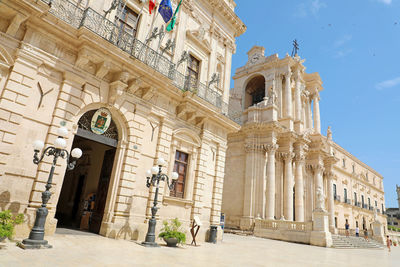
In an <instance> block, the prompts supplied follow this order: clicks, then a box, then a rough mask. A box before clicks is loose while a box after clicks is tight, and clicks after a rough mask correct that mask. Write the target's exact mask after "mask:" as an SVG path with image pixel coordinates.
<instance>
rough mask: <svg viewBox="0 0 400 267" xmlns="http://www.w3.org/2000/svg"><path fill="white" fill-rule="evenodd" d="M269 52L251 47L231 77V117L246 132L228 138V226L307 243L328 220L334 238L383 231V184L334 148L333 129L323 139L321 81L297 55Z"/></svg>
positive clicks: (225, 209)
mask: <svg viewBox="0 0 400 267" xmlns="http://www.w3.org/2000/svg"><path fill="white" fill-rule="evenodd" d="M264 50H265V49H264V48H263V47H259V46H254V47H253V48H252V49H251V50H250V51H249V52H248V62H247V63H246V65H245V66H243V67H241V68H238V69H237V70H236V73H235V75H234V77H233V79H234V83H235V84H234V89H233V90H232V92H231V99H230V103H229V105H230V112H231V114H232V116H233V117H234V118H235V120H236V122H238V123H239V124H241V125H242V126H241V129H240V130H239V131H238V132H236V133H232V134H229V136H228V149H227V159H226V176H225V181H224V193H223V206H222V211H223V212H224V213H225V215H226V226H227V227H229V228H236V229H242V230H253V231H254V233H255V234H256V235H257V234H258V235H261V236H266V237H271V238H276V239H282V240H289V241H296V242H303V243H310V242H311V243H312V241H310V240H311V239H313V236H312V234H311V233H312V232H313V231H315V230H316V229H315V228H316V224H320V222H323V220H325V219H326V220H327V222H326V223H327V229H328V230H327V231H326V232H329V233H331V234H337V233H344V228H345V224H346V222H348V224H349V225H350V229H355V228H356V227H359V229H364V228H366V229H367V230H368V231H371V232H372V231H373V228H374V225H378V224H380V225H381V226H382V229H383V228H385V227H386V218H385V215H384V211H385V207H384V203H385V201H384V191H383V182H382V179H383V177H382V176H381V175H380V174H379V173H377V172H376V171H375V170H373V169H372V168H371V167H369V166H367V165H366V164H364V163H363V162H361V161H360V160H358V159H357V158H356V157H354V156H353V155H351V154H350V153H349V152H348V151H346V150H345V149H344V148H342V147H341V146H339V145H338V144H336V143H335V142H334V140H333V139H332V131H331V129H330V128H329V129H328V131H327V136H324V135H323V134H322V133H321V118H320V108H319V105H320V92H321V91H322V90H323V87H322V80H321V78H320V76H319V74H318V73H306V72H305V67H304V65H303V62H304V60H302V59H300V57H299V56H297V55H295V56H294V57H291V56H289V55H286V56H285V57H284V58H282V59H281V58H279V57H278V55H277V54H274V55H271V56H265V55H264ZM321 214H322V215H321ZM323 214H325V215H323ZM320 215H321V216H322V217H321V216H320ZM374 223H375V224H374ZM376 227H378V226H376ZM378 228H379V227H378ZM327 235H329V234H327ZM380 235H381V234H380ZM380 238H381V237H380ZM324 245H327V244H326V243H325V244H324Z"/></svg>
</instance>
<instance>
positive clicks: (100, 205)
mask: <svg viewBox="0 0 400 267" xmlns="http://www.w3.org/2000/svg"><path fill="white" fill-rule="evenodd" d="M117 143H118V130H117V127H116V125H115V123H114V121H113V119H112V117H111V113H110V112H109V111H108V110H107V109H104V108H101V109H98V110H90V111H88V112H86V113H85V114H83V115H82V117H81V118H80V119H79V122H78V131H77V133H76V135H75V137H74V141H73V144H72V147H73V148H74V147H80V148H81V149H82V151H83V155H82V157H81V158H80V159H79V160H78V162H77V164H76V166H75V168H74V170H73V171H69V172H66V173H65V177H64V181H63V185H62V188H61V192H60V198H59V200H58V204H57V210H56V216H55V217H56V218H57V219H58V226H60V227H68V228H74V229H81V230H89V231H90V232H93V233H99V231H100V227H101V222H102V219H103V214H104V208H105V205H106V201H107V193H108V187H109V184H110V179H111V173H112V169H113V165H114V158H115V152H116V147H117Z"/></svg>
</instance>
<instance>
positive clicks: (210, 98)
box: [42, 0, 228, 116]
mask: <svg viewBox="0 0 400 267" xmlns="http://www.w3.org/2000/svg"><path fill="white" fill-rule="evenodd" d="M42 1H43V2H45V3H47V4H49V6H50V9H49V13H50V14H52V15H54V16H55V17H57V18H58V19H60V20H62V21H64V22H65V23H67V24H69V25H70V26H71V27H73V28H76V29H79V28H86V29H88V30H90V31H92V32H93V33H95V34H96V35H98V36H100V37H102V38H103V39H104V40H106V41H107V42H109V43H111V44H113V45H115V46H116V47H118V48H119V49H121V50H123V51H124V52H126V53H128V54H130V55H131V56H132V57H134V58H135V59H138V60H139V61H141V62H143V63H144V64H146V65H147V66H149V67H151V68H152V69H154V70H156V71H157V72H159V73H161V74H162V75H164V76H166V77H168V78H169V79H171V80H172V82H173V84H174V85H175V86H176V87H177V88H179V89H180V90H181V91H183V92H187V91H189V92H192V93H193V94H195V95H197V96H199V97H200V98H202V99H204V100H205V101H207V102H208V103H210V104H212V105H213V106H215V107H217V108H218V109H220V110H221V113H222V114H223V115H225V116H228V104H227V103H225V102H224V101H223V99H222V94H221V93H220V92H218V91H216V90H214V89H211V88H210V86H207V85H205V84H204V83H202V82H200V81H190V77H189V76H188V75H184V74H182V73H181V72H179V71H178V69H177V67H178V66H177V64H175V63H173V62H172V61H171V60H169V59H167V58H166V57H164V56H163V55H162V53H159V52H158V51H156V50H154V49H152V48H151V47H149V46H148V45H146V44H145V43H143V42H141V41H140V40H138V39H136V38H135V36H133V35H132V34H130V33H128V32H125V31H123V30H122V29H121V27H118V26H117V25H116V24H115V23H113V22H112V21H110V20H108V19H107V18H106V17H104V16H102V15H101V14H99V13H98V12H97V11H95V10H94V9H92V8H90V7H88V8H86V9H82V8H80V7H79V6H77V5H76V4H74V3H72V2H70V1H68V0H42Z"/></svg>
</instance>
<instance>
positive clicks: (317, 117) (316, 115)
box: [313, 92, 321, 133]
mask: <svg viewBox="0 0 400 267" xmlns="http://www.w3.org/2000/svg"><path fill="white" fill-rule="evenodd" d="M313 100H314V130H315V132H316V133H321V121H320V115H319V100H320V98H319V94H318V92H316V93H315V94H314V95H313Z"/></svg>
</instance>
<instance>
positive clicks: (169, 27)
mask: <svg viewBox="0 0 400 267" xmlns="http://www.w3.org/2000/svg"><path fill="white" fill-rule="evenodd" d="M181 4H182V0H181V1H180V2H179V4H178V6H177V7H176V9H175V12H174V16H173V17H172V19H171V22H170V23H169V24H168V25H167V32H170V31H172V30H173V29H174V27H175V22H176V14H178V11H179V7H180V6H181Z"/></svg>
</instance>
